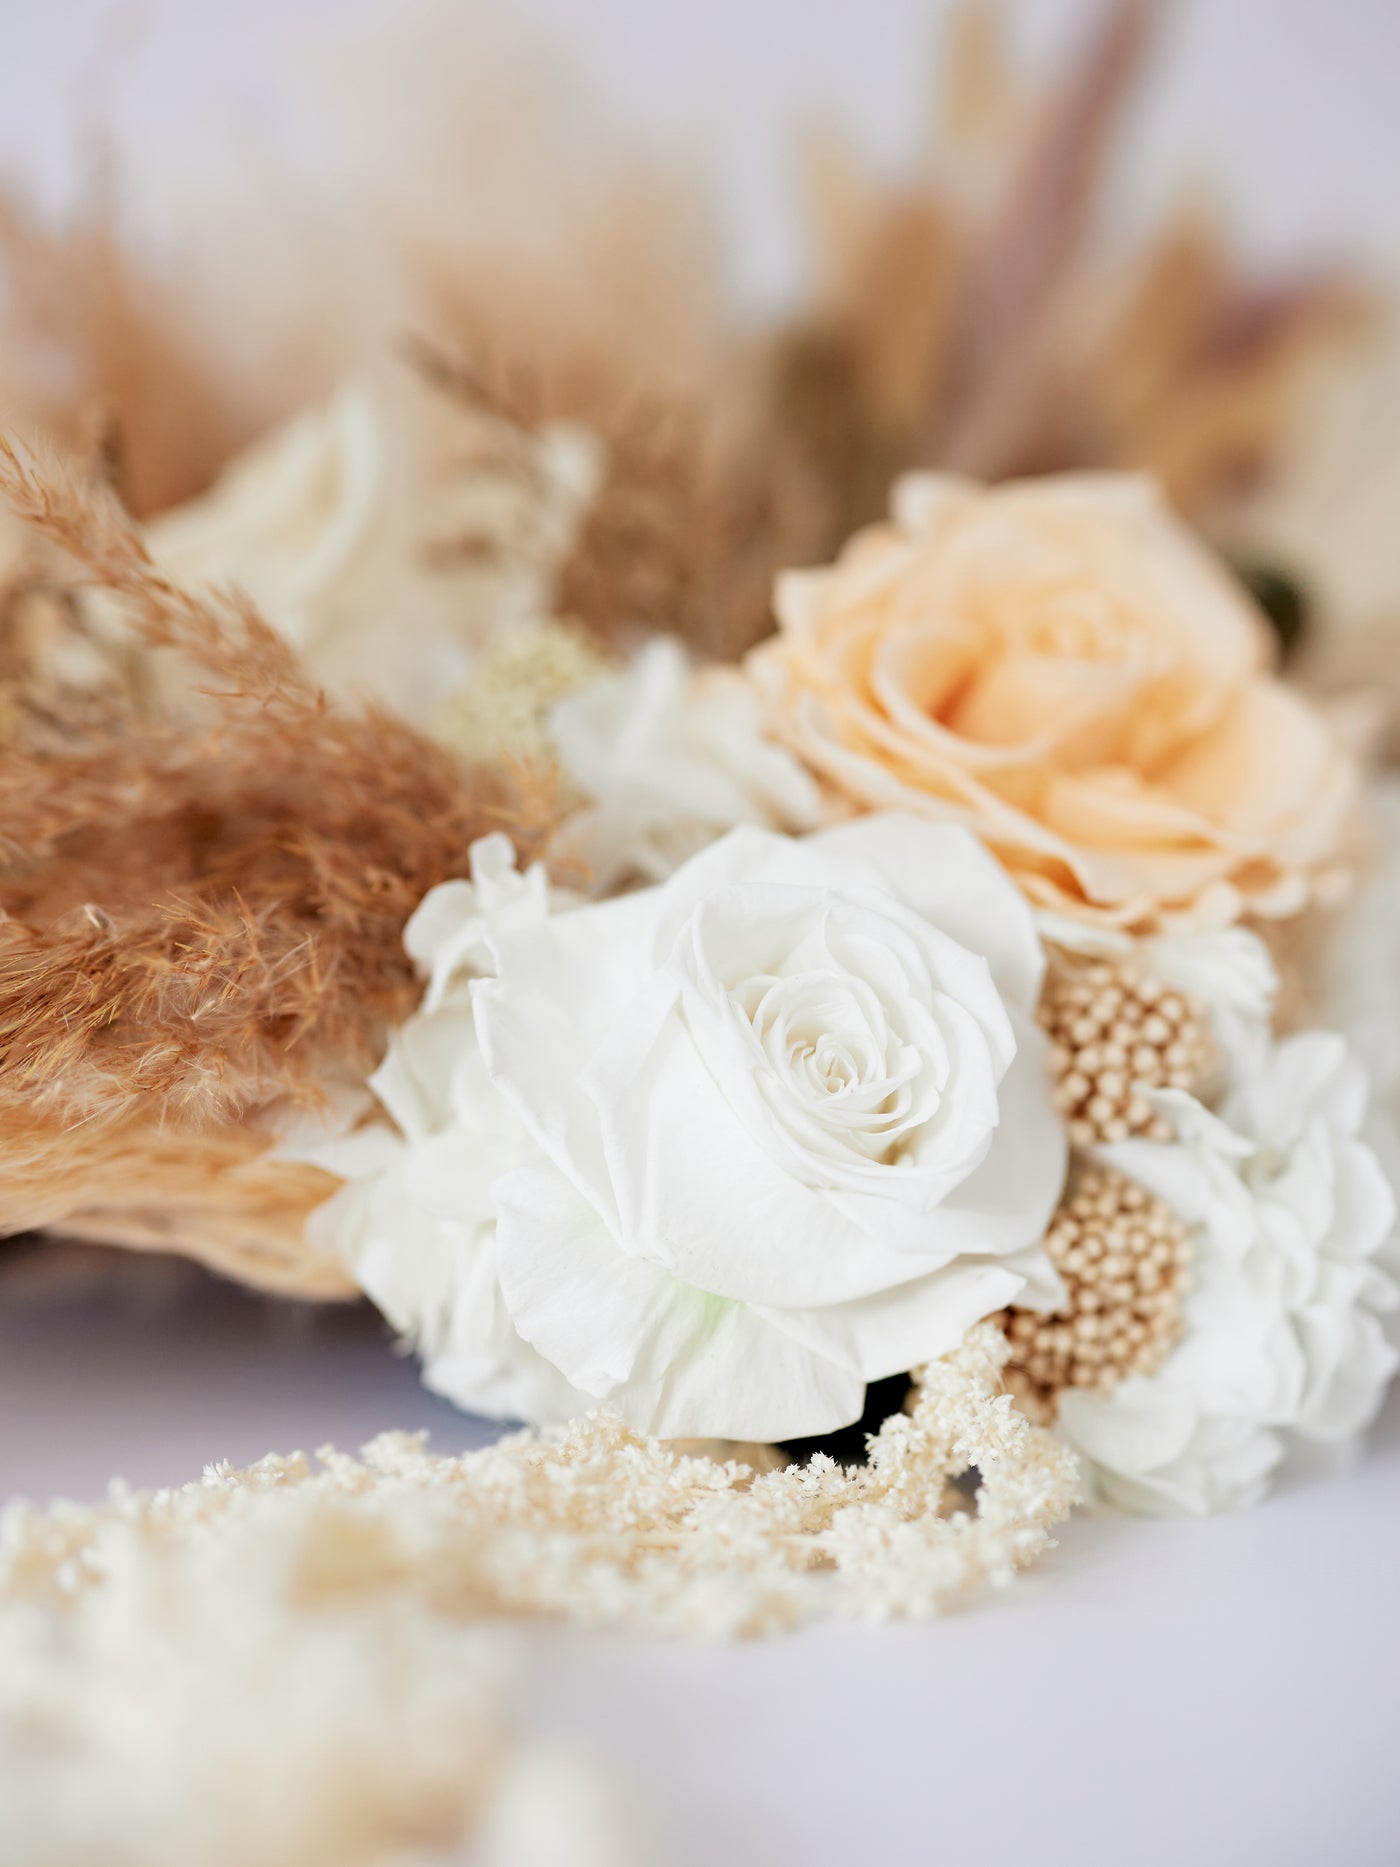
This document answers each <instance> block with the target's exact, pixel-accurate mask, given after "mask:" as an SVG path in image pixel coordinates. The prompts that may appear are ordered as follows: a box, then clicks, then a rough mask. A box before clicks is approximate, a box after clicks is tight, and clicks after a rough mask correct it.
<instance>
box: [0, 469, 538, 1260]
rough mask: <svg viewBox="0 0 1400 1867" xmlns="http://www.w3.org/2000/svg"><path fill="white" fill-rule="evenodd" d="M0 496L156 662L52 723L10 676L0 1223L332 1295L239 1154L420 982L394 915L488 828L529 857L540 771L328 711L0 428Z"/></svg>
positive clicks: (255, 626) (230, 616)
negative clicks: (95, 703) (128, 1246)
mask: <svg viewBox="0 0 1400 1867" xmlns="http://www.w3.org/2000/svg"><path fill="white" fill-rule="evenodd" d="M0 492H3V493H4V494H5V495H6V496H7V497H8V498H9V500H10V501H11V503H12V504H13V505H14V507H15V508H16V510H17V511H18V512H19V514H20V515H21V516H22V517H23V518H24V519H26V520H27V521H29V523H30V524H31V525H33V526H34V527H36V528H37V530H38V532H39V533H40V535H41V537H42V538H43V539H44V540H45V541H46V542H47V544H48V546H49V547H50V549H51V551H52V552H53V553H54V554H55V563H56V564H57V561H58V559H59V558H62V559H64V560H66V561H68V563H69V564H70V565H71V564H74V563H75V564H76V566H77V568H78V574H79V577H80V579H81V582H82V583H85V584H86V585H87V586H95V587H96V588H98V589H100V590H101V591H103V592H105V593H106V594H107V596H108V597H109V598H113V599H116V600H118V601H119V602H120V604H121V606H122V608H123V609H124V611H125V612H126V615H127V617H128V619H129V630H130V641H131V642H132V643H134V644H136V646H137V647H138V649H139V651H140V653H141V655H142V656H143V657H144V658H145V664H146V666H147V672H148V674H149V675H151V677H152V678H150V679H148V680H147V681H145V682H144V683H142V682H137V683H127V684H126V685H122V684H121V683H119V682H118V683H115V684H114V685H113V686H112V688H111V689H110V691H109V692H108V693H107V694H106V696H105V703H104V705H103V706H101V707H99V708H96V709H94V710H92V711H91V712H90V713H84V712H83V711H81V710H79V709H70V710H68V711H67V712H66V713H63V712H61V713H60V716H59V717H58V718H57V719H56V720H55V718H54V717H53V714H52V712H51V710H50V709H49V708H48V707H47V706H45V705H42V704H40V703H39V702H38V701H36V700H35V698H34V690H35V689H36V688H41V687H42V682H41V681H40V680H39V678H38V676H39V673H40V672H41V671H40V670H34V669H29V670H22V671H21V674H20V677H19V678H18V679H17V680H16V681H14V682H13V683H12V685H11V690H10V693H9V701H10V732H9V735H8V738H7V740H6V741H5V743H4V744H3V745H2V746H0V823H3V826H4V828H3V835H2V836H0V1162H3V1164H2V1165H0V1232H8V1231H14V1230H18V1229H21V1228H23V1227H24V1226H27V1225H32V1224H34V1223H44V1224H48V1225H52V1226H62V1227H63V1228H64V1229H66V1230H68V1231H70V1232H73V1233H75V1234H76V1235H88V1236H100V1237H103V1238H105V1239H108V1240H111V1241H112V1242H129V1243H135V1244H142V1245H149V1244H151V1243H153V1242H156V1241H157V1240H162V1239H163V1240H166V1241H168V1242H169V1243H170V1245H171V1246H172V1247H176V1248H180V1249H184V1250H188V1251H190V1252H191V1253H193V1254H195V1255H198V1256H209V1257H211V1258H213V1259H216V1260H217V1261H218V1262H219V1263H220V1264H221V1265H222V1267H224V1268H229V1269H234V1270H235V1271H236V1272H237V1273H238V1274H239V1275H245V1276H247V1277H248V1278H249V1280H250V1281H254V1282H263V1283H269V1282H270V1283H273V1284H275V1285H278V1286H281V1287H297V1286H298V1285H299V1284H300V1285H304V1286H305V1287H306V1288H307V1289H308V1291H315V1292H317V1293H320V1292H323V1291H324V1289H325V1288H326V1286H327V1284H328V1283H334V1282H335V1281H336V1280H335V1279H330V1278H328V1277H327V1273H326V1271H325V1268H324V1267H323V1266H320V1265H319V1264H313V1263H311V1262H309V1261H308V1259H307V1254H306V1251H305V1248H304V1247H303V1246H302V1245H301V1242H300V1230H301V1220H302V1217H303V1215H304V1213H305V1211H306V1209H307V1207H308V1205H309V1204H311V1203H314V1194H315V1192H316V1189H315V1188H314V1187H312V1186H311V1185H309V1184H308V1175H307V1171H306V1170H305V1169H302V1168H295V1169H294V1168H291V1167H280V1166H275V1165H273V1164H272V1163H270V1162H261V1163H260V1164H257V1170H256V1172H253V1166H254V1164H255V1163H259V1157H260V1155H261V1154H262V1153H263V1151H264V1150H265V1148H266V1146H267V1144H268V1141H269V1140H270V1138H271V1137H272V1135H273V1134H274V1132H275V1131H276V1129H277V1127H278V1125H279V1123H280V1122H281V1121H283V1120H285V1119H286V1118H287V1115H288V1113H289V1111H292V1110H294V1109H297V1108H306V1107H311V1106H316V1105H318V1104H320V1103H321V1102H323V1101H324V1099H325V1097H326V1095H327V1094H328V1092H334V1091H335V1090H336V1088H337V1087H338V1086H341V1085H344V1084H346V1083H350V1084H356V1083H360V1082H362V1081H363V1078H364V1075H365V1073H366V1070H367V1069H368V1068H369V1067H370V1066H372V1064H373V1062H374V1061H375V1060H376V1058H377V1055H378V1052H379V1049H380V1047H381V1045H382V1040H383V1034H384V1032H385V1030H386V1028H388V1027H389V1026H390V1025H392V1024H394V1023H397V1022H398V1021H400V1020H401V1019H402V1018H403V1017H404V1016H405V1015H406V1014H407V1012H408V1011H409V1010H410V1009H411V1007H412V1005H413V1003H414V1000H415V998H416V994H417V986H416V983H415V980H414V977H413V973H412V969H411V967H410V965H409V962H408V960H407V958H406V957H405V955H404V953H403V947H402V930H403V926H404V923H405V922H406V920H407V919H408V916H409V915H410V914H411V913H412V911H413V909H414V908H415V907H416V906H417V904H418V902H419V900H420V899H421V898H422V896H423V894H424V893H426V891H427V890H428V889H429V888H431V887H432V886H433V885H434V884H435V883H437V882H439V881H442V880H444V879H447V878H448V877H450V876H453V875H457V874H460V873H462V872H463V870H464V867H465V862H466V853H467V850H468V847H469V845H470V844H471V842H472V841H473V840H474V839H475V838H476V837H478V836H480V835H482V834H484V833H486V832H488V831H489V830H491V829H499V828H506V829H508V830H509V831H510V833H511V834H512V835H513V836H514V837H515V839H516V841H517V842H518V843H519V844H520V845H521V847H522V849H523V850H524V851H526V852H529V851H531V850H533V849H534V848H535V847H536V845H537V842H538V840H539V838H540V836H541V835H542V833H543V830H544V828H545V826H546V824H547V821H548V818H549V800H548V796H547V795H546V793H547V791H548V781H547V779H536V780H533V781H532V782H531V784H530V785H529V786H524V785H520V784H515V783H513V782H512V780H511V778H510V776H509V774H506V773H503V772H500V771H495V770H490V769H487V768H484V767H477V768H474V769H469V770H468V769H464V768H463V767H461V766H460V765H459V764H457V763H456V762H455V761H454V760H453V759H452V757H451V756H450V755H449V754H448V753H447V752H445V751H443V750H442V749H441V748H438V747H436V746H434V745H432V744H431V743H430V742H428V741H427V740H425V739H424V738H422V737H421V736H420V735H419V734H418V733H416V732H415V731H414V730H413V729H411V728H410V727H408V726H407V725H405V724H403V723H402V722H400V721H398V720H396V719H393V718H391V717H390V716H388V715H385V714H382V713H377V712H374V711H365V712H358V713H357V712H342V711H337V710H335V709H333V708H332V707H330V706H328V705H327V704H326V702H325V700H324V698H323V697H322V695H321V694H320V693H319V691H318V690H317V689H316V687H315V686H314V684H313V683H312V682H311V681H310V680H309V679H308V678H307V676H306V675H305V673H304V671H303V670H302V668H301V666H300V664H299V662H298V660H297V658H296V656H295V654H294V652H293V651H292V650H291V649H290V648H289V647H288V646H287V644H286V643H285V642H284V641H283V640H282V639H281V638H280V637H279V636H278V635H276V633H275V632H274V631H273V630H272V629H271V628H270V627H269V625H268V624H267V623H266V622H265V621H264V620H263V619H262V618H261V617H260V616H259V615H258V614H257V612H256V611H255V610H254V609H253V608H252V606H251V605H250V604H249V603H248V602H247V601H246V599H243V598H241V597H240V596H239V595H238V594H237V593H236V592H217V593H203V592H195V591H191V590H186V589H184V588H182V587H181V586H179V585H178V584H176V583H173V582H171V581H170V580H169V579H168V578H166V577H165V576H164V575H162V573H161V572H160V571H159V570H158V568H157V567H156V566H155V565H154V564H153V562H152V560H151V558H150V556H149V554H148V553H147V551H146V548H145V546H144V544H143V543H142V541H141V538H140V536H139V535H138V534H137V532H136V531H135V530H134V529H133V527H132V526H131V525H130V524H129V522H128V521H127V520H126V519H125V517H124V515H123V514H122V513H121V511H120V509H119V508H118V507H117V506H116V504H115V502H114V501H113V500H112V498H111V497H110V495H108V494H106V493H105V492H103V491H102V490H100V489H96V490H94V489H93V488H90V487H87V486H84V485H81V484H79V483H78V482H77V481H76V480H75V479H74V478H73V477H72V475H71V474H70V473H69V472H67V471H66V470H65V469H63V468H62V467H60V466H58V465H57V464H56V463H54V462H53V461H51V460H47V459H45V460H40V459H37V458H36V457H34V456H31V455H26V454H22V453H21V452H19V451H17V450H16V449H15V448H14V447H13V446H12V445H10V444H9V443H4V442H0ZM52 575H53V576H54V577H56V578H58V579H59V580H60V581H61V580H62V579H63V578H64V576H65V575H66V577H67V579H68V581H69V582H70V583H71V582H72V579H73V575H74V573H73V572H72V570H71V569H69V570H68V571H67V572H66V573H64V572H63V571H62V570H61V569H55V570H54V571H53V572H52ZM75 600H80V599H77V598H75ZM165 664H170V665H171V666H173V667H174V668H176V669H178V670H179V672H180V679H179V680H175V679H170V678H158V677H163V676H167V675H168V673H169V669H168V668H167V667H166V666H165ZM30 677H32V678H30ZM177 1163H178V1164H177ZM172 1214H178V1223H177V1222H176V1219H175V1218H174V1217H173V1216H172ZM185 1228H188V1229H185ZM231 1233H232V1234H233V1235H232V1236H231V1235H230V1234H231ZM240 1238H242V1240H243V1241H244V1242H243V1243H242V1244H240V1242H239V1241H240Z"/></svg>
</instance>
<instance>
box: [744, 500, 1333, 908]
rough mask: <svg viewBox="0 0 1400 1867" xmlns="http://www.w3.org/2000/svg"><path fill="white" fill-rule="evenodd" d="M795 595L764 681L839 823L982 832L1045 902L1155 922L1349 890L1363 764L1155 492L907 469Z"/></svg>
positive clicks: (761, 685) (789, 583) (785, 585)
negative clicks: (880, 513) (1280, 670)
mask: <svg viewBox="0 0 1400 1867" xmlns="http://www.w3.org/2000/svg"><path fill="white" fill-rule="evenodd" d="M777 609H778V617H779V622H780V629H779V633H778V635H777V636H776V637H775V638H774V639H773V640H771V641H770V642H766V643H764V644H762V645H761V646H760V647H759V648H757V649H755V650H754V651H753V653H752V654H751V656H750V658H749V662H748V671H749V674H750V677H751V678H752V679H753V681H754V682H755V685H756V687H757V689H758V691H759V692H760V694H761V696H762V698H763V703H764V707H765V715H766V718H767V721H768V726H769V730H770V731H772V732H773V734H774V735H775V737H777V738H778V739H780V740H781V741H782V742H783V743H784V744H786V745H787V746H788V747H789V748H790V749H791V750H792V751H793V752H795V753H796V754H797V755H798V756H799V757H800V758H802V759H803V760H804V761H805V762H806V763H807V764H808V765H809V766H810V767H811V768H812V770H813V771H815V772H816V773H817V774H818V775H819V776H820V777H821V778H822V779H823V780H824V781H825V784H826V786H827V787H828V795H829V798H830V800H831V801H830V811H831V815H832V817H833V819H836V818H839V817H841V816H843V815H849V814H850V813H851V812H852V811H853V810H854V811H860V810H871V809H886V808H890V807H898V808H901V809H905V810H911V811H916V812H917V813H918V814H919V815H921V816H924V817H928V818H931V819H933V820H935V821H938V822H946V823H957V824H961V825H964V826H965V827H966V828H968V829H970V830H972V831H974V832H975V833H976V834H977V835H978V836H979V837H981V838H982V840H983V841H984V842H985V843H986V844H987V845H988V847H989V848H991V849H992V850H993V851H994V852H995V853H996V855H997V856H998V858H999V859H1000V861H1001V862H1002V863H1003V864H1004V865H1005V866H1006V868H1007V869H1008V870H1009V871H1010V873H1011V874H1012V875H1013V876H1014V878H1015V879H1016V880H1017V881H1018V882H1019V884H1020V885H1021V887H1022V889H1023V890H1024V891H1025V893H1026V894H1027V896H1028V897H1029V898H1030V899H1031V900H1032V901H1034V902H1036V903H1037V904H1038V905H1041V906H1045V907H1048V908H1052V909H1054V910H1055V911H1056V912H1059V913H1066V914H1070V915H1076V916H1078V917H1080V918H1082V919H1084V920H1086V921H1092V922H1102V923H1105V924H1109V925H1115V926H1121V927H1125V928H1129V929H1136V930H1139V931H1148V930H1150V929H1152V928H1154V927H1158V926H1161V925H1163V924H1165V923H1168V922H1181V921H1187V922H1190V921H1205V922H1208V923H1210V924H1220V923H1222V922H1223V921H1226V920H1230V919H1237V918H1240V917H1241V916H1243V915H1246V914H1250V913H1254V914H1261V915H1263V914H1277V915H1283V914H1293V913H1297V912H1299V911H1300V910H1301V908H1302V907H1304V906H1306V904H1307V903H1308V901H1309V900H1310V899H1312V898H1313V897H1314V896H1315V895H1317V894H1332V893H1335V890H1336V887H1337V883H1338V879H1339V876H1341V875H1343V874H1344V872H1345V869H1346V866H1347V859H1348V842H1349V836H1350V825H1351V818H1352V814H1353V811H1354V807H1355V801H1356V795H1357V788H1358V781H1357V772H1356V767H1355V762H1354V761H1353V760H1352V759H1351V758H1350V757H1349V756H1348V754H1347V753H1346V751H1345V750H1344V749H1343V747H1342V746H1341V745H1340V744H1339V742H1338V740H1337V738H1336V737H1335V734H1334V732H1333V730H1332V728H1331V727H1330V725H1329V724H1328V722H1326V721H1325V720H1324V719H1323V718H1322V717H1321V716H1320V715H1319V714H1318V713H1317V712H1316V711H1315V710H1314V709H1313V708H1311V707H1310V706H1309V704H1308V703H1307V702H1306V701H1305V700H1304V699H1303V698H1302V696H1300V695H1299V694H1297V693H1295V692H1293V691H1292V690H1290V689H1289V688H1287V687H1285V686H1284V685H1283V684H1282V683H1281V682H1280V681H1278V680H1277V679H1276V678H1274V676H1273V675H1272V674H1271V673H1270V672H1269V671H1268V670H1269V665H1270V647H1269V643H1270V637H1269V632H1268V628H1267V625H1266V623H1265V622H1264V620H1263V618H1262V616H1261V615H1260V614H1259V612H1258V611H1257V610H1256V609H1255V607H1254V605H1253V603H1252V602H1251V600H1250V599H1249V597H1248V596H1247V595H1246V593H1245V592H1244V591H1243V590H1242V589H1240V588H1239V587H1237V586H1236V585H1235V583H1234V582H1233V581H1232V580H1231V578H1230V577H1229V576H1228V575H1227V573H1226V572H1225V570H1224V569H1223V567H1222V566H1221V565H1219V564H1218V563H1217V562H1216V561H1215V560H1214V559H1213V558H1212V557H1211V555H1210V554H1209V552H1208V551H1207V550H1206V549H1205V548H1204V547H1203V546H1202V545H1201V544H1200V543H1199V542H1198V541H1197V540H1196V539H1194V538H1193V537H1192V536H1191V535H1190V533H1189V532H1187V531H1186V530H1185V528H1184V527H1183V526H1181V525H1180V524H1179V523H1178V521H1177V520H1176V519H1175V518H1174V517H1173V516H1172V515H1171V514H1170V513H1169V512H1168V511H1167V509H1166V507H1165V506H1164V505H1163V503H1162V501H1161V500H1160V498H1159V496H1158V495H1157V493H1156V491H1155V489H1154V488H1153V487H1152V486H1151V484H1150V483H1149V482H1148V481H1146V480H1144V479H1142V478H1139V477H1137V476H1133V475H1111V474H1106V475H1105V474H1090V475H1067V476H1063V477H1061V478H1058V479H1048V480H1040V481H1024V482H1020V483H1016V484H1012V485H1008V486H1002V487H997V488H994V489H990V490H984V489H982V488H979V487H976V486H973V485H972V484H971V483H969V482H967V481H961V480H953V479H948V478H943V477H938V476H927V475H926V476H922V477H919V478H916V479H913V480H911V481H907V482H905V483H903V484H902V485H901V486H900V487H899V488H898V489H897V490H896V496H895V523H894V524H893V525H882V526H872V527H870V528H869V529H868V530H867V531H865V532H863V533H861V534H859V535H858V536H857V537H856V538H854V539H852V540H851V542H850V543H849V544H848V545H847V547H846V549H845V550H844V551H843V553H842V554H841V556H840V558H839V559H838V560H837V562H836V563H835V564H834V565H832V566H830V567H829V568H827V569H823V570H807V571H802V572H797V573H792V574H790V575H788V576H786V577H784V578H783V579H782V580H781V581H780V587H779V591H778V598H777Z"/></svg>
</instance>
